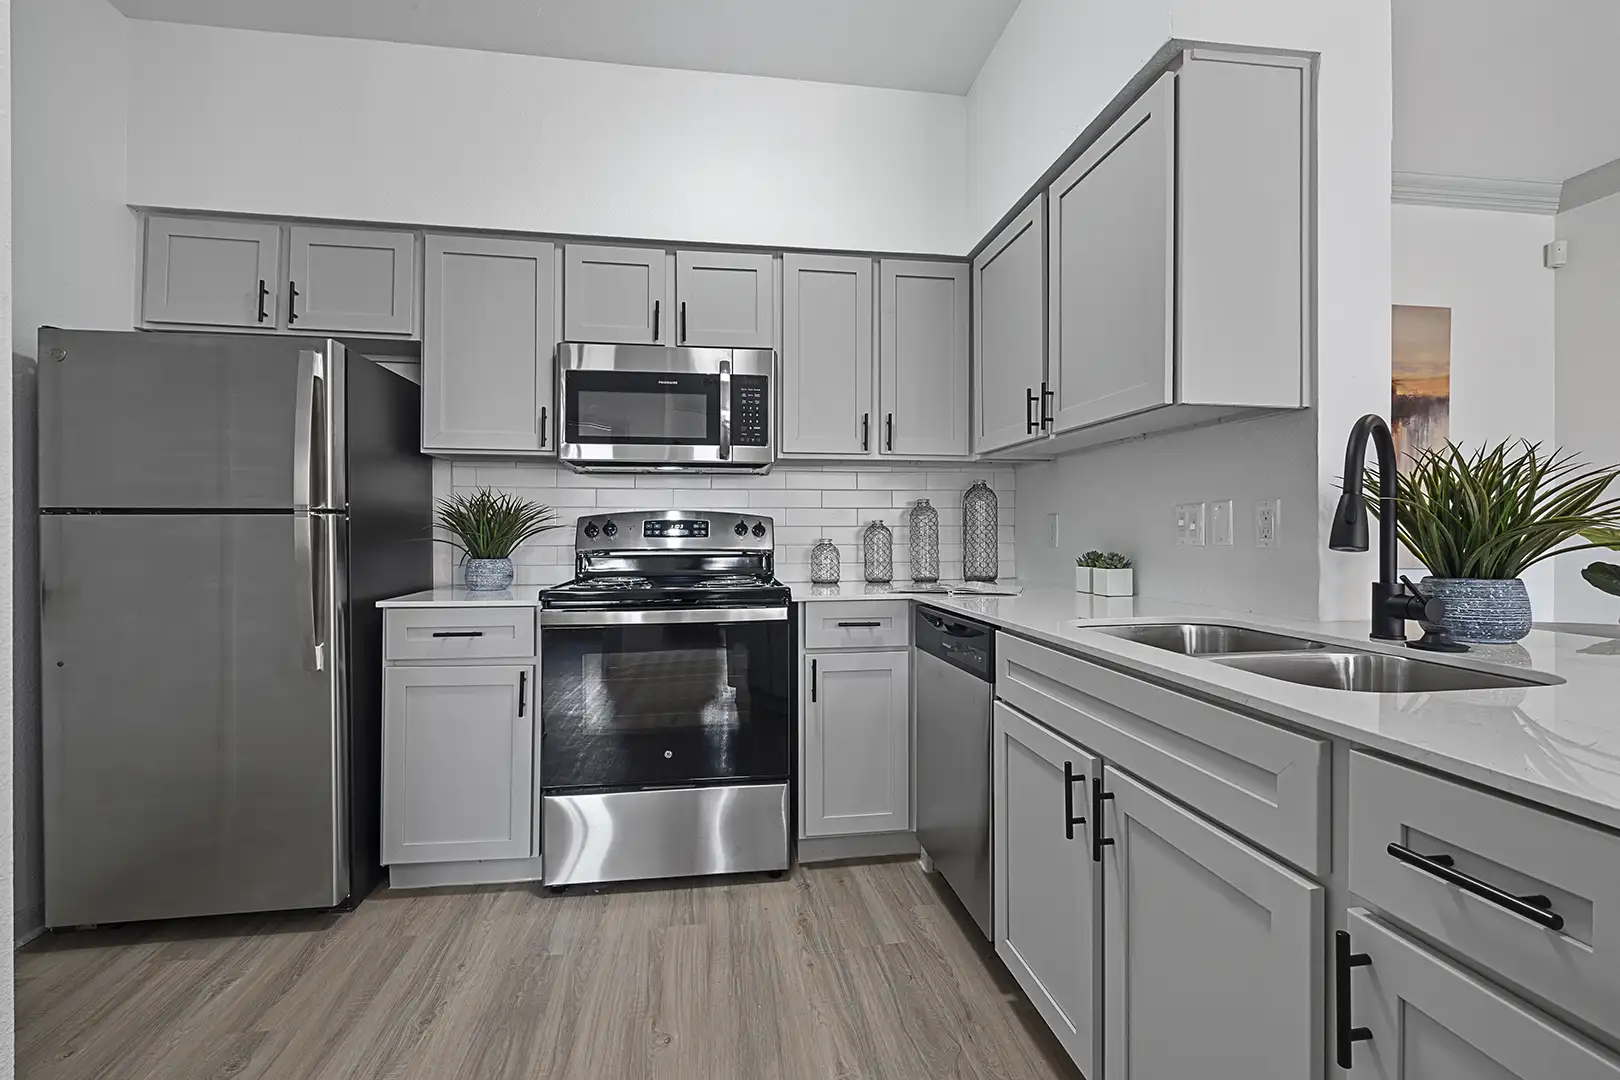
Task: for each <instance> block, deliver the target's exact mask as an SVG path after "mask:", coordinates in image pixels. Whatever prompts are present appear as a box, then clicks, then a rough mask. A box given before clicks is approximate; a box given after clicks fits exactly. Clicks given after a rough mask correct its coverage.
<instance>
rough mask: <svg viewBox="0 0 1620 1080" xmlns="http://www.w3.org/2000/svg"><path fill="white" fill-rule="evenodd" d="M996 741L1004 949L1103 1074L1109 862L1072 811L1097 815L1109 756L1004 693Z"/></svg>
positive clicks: (1087, 1066) (1066, 1040) (1041, 1008)
mask: <svg viewBox="0 0 1620 1080" xmlns="http://www.w3.org/2000/svg"><path fill="white" fill-rule="evenodd" d="M993 747H994V752H993V754H992V774H991V776H992V779H991V788H992V799H993V800H994V809H993V811H992V813H991V818H992V820H993V822H994V829H995V842H994V843H993V844H992V845H991V851H992V857H993V859H994V864H995V865H994V877H995V898H994V904H993V906H994V918H995V944H996V955H997V956H999V957H1001V959H1002V961H1003V962H1004V963H1005V964H1006V965H1007V969H1008V970H1009V971H1011V972H1012V975H1013V978H1014V979H1016V980H1018V985H1020V986H1022V987H1023V988H1024V992H1025V993H1026V994H1028V995H1029V999H1030V1001H1032V1002H1034V1004H1035V1008H1036V1011H1038V1012H1039V1013H1040V1014H1041V1017H1042V1018H1043V1019H1044V1020H1045V1021H1046V1024H1047V1026H1048V1027H1050V1028H1051V1029H1052V1031H1053V1033H1054V1034H1056V1035H1057V1037H1058V1042H1060V1043H1062V1044H1063V1048H1064V1050H1066V1051H1068V1054H1069V1057H1070V1058H1072V1059H1073V1060H1074V1063H1075V1064H1076V1065H1078V1066H1080V1069H1081V1071H1082V1072H1084V1073H1085V1074H1086V1075H1087V1076H1097V1075H1098V1073H1097V1072H1096V1068H1097V1063H1098V1056H1099V1055H1098V1051H1099V1050H1100V1049H1101V1046H1102V1011H1103V1010H1102V1003H1103V997H1102V922H1101V914H1102V909H1101V908H1100V906H1099V905H1098V900H1099V899H1100V897H1101V891H1100V885H1101V877H1102V870H1101V866H1100V865H1099V864H1098V863H1095V862H1093V861H1092V858H1091V831H1090V825H1089V823H1088V822H1082V823H1079V824H1076V825H1074V826H1073V827H1072V835H1071V829H1070V827H1069V826H1068V823H1067V817H1068V815H1070V814H1072V815H1073V816H1075V817H1080V818H1086V817H1089V813H1088V809H1089V805H1090V804H1089V795H1090V792H1091V780H1092V778H1093V777H1096V776H1100V775H1101V771H1100V770H1101V764H1100V762H1098V760H1097V759H1096V758H1095V757H1093V756H1092V755H1091V754H1089V753H1087V752H1086V751H1085V750H1083V749H1081V748H1080V747H1079V746H1076V745H1075V744H1074V743H1071V742H1069V741H1068V740H1067V739H1063V738H1060V737H1058V736H1057V735H1056V734H1054V733H1053V732H1051V731H1049V730H1048V729H1046V728H1044V727H1042V726H1041V725H1039V724H1037V723H1035V722H1034V721H1033V720H1030V719H1029V718H1028V717H1026V716H1024V715H1023V714H1022V713H1019V712H1016V711H1014V710H1012V709H1009V708H1008V707H1007V706H1005V705H1002V704H1000V703H999V702H998V703H997V704H996V707H995V728H994V742H993ZM1065 765H1067V766H1068V768H1069V773H1068V776H1072V777H1073V781H1072V783H1070V782H1069V780H1068V777H1066V775H1065V772H1064V766H1065ZM1066 786H1067V787H1068V788H1069V791H1068V792H1065V790H1064V789H1065V787H1066Z"/></svg>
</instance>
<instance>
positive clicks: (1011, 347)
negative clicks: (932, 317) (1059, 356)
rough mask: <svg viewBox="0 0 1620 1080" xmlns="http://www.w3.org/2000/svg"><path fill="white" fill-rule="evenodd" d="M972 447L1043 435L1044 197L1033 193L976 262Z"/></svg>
mask: <svg viewBox="0 0 1620 1080" xmlns="http://www.w3.org/2000/svg"><path fill="white" fill-rule="evenodd" d="M973 305H974V307H973V377H974V382H973V386H974V402H975V404H974V429H973V448H974V449H975V450H977V451H979V452H980V453H985V452H987V451H990V450H1000V449H1003V448H1005V447H1008V446H1016V445H1018V444H1020V443H1025V442H1029V441H1030V440H1032V439H1037V438H1039V437H1041V435H1042V434H1043V433H1044V431H1043V429H1042V427H1041V424H1040V421H1039V419H1038V418H1037V417H1036V412H1035V410H1036V406H1037V404H1038V403H1039V398H1040V396H1041V390H1042V387H1043V386H1044V384H1045V382H1046V197H1045V195H1044V194H1043V195H1037V196H1036V197H1035V199H1034V201H1033V202H1031V203H1030V204H1029V205H1028V206H1026V207H1025V208H1024V209H1023V211H1022V212H1021V213H1020V214H1019V215H1018V216H1017V217H1016V218H1014V219H1013V221H1012V222H1011V223H1010V224H1009V225H1008V226H1007V227H1006V228H1005V229H1003V230H1002V231H1001V233H1000V235H998V236H997V237H996V238H995V239H994V240H992V241H991V242H990V245H989V246H988V247H986V248H985V249H984V250H983V251H981V252H980V253H979V256H978V258H976V259H974V260H973Z"/></svg>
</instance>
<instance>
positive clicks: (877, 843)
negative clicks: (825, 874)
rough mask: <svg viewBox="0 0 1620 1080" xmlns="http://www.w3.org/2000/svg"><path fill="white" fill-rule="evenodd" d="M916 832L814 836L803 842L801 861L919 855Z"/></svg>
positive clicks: (800, 854)
mask: <svg viewBox="0 0 1620 1080" xmlns="http://www.w3.org/2000/svg"><path fill="white" fill-rule="evenodd" d="M921 850H922V849H921V848H919V847H918V846H917V836H916V834H915V833H908V832H903V833H866V834H863V835H860V836H812V837H806V838H805V839H803V840H800V841H799V862H801V863H817V862H833V861H836V860H838V859H873V858H879V857H881V856H884V855H915V854H917V852H919V851H921Z"/></svg>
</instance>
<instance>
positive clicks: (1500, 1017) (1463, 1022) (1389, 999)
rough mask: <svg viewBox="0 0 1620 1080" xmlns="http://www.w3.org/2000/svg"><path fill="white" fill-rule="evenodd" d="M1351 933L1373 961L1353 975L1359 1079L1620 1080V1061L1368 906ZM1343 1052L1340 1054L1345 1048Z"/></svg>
mask: <svg viewBox="0 0 1620 1080" xmlns="http://www.w3.org/2000/svg"><path fill="white" fill-rule="evenodd" d="M1346 926H1347V928H1348V930H1349V932H1350V945H1351V949H1352V950H1353V951H1355V952H1358V953H1364V954H1365V955H1366V956H1367V957H1368V959H1369V960H1370V963H1368V964H1367V965H1366V966H1364V967H1359V968H1355V969H1354V970H1353V971H1352V972H1351V977H1350V988H1351V993H1350V1001H1351V1008H1350V1020H1351V1023H1352V1024H1353V1025H1354V1026H1358V1027H1366V1028H1367V1029H1368V1030H1369V1031H1371V1033H1372V1038H1371V1039H1369V1040H1366V1041H1362V1042H1357V1043H1354V1044H1352V1047H1351V1068H1352V1069H1353V1070H1354V1075H1356V1076H1360V1075H1361V1073H1362V1070H1366V1071H1367V1075H1368V1076H1369V1077H1372V1078H1374V1080H1541V1078H1543V1077H1557V1078H1558V1080H1620V1056H1616V1055H1615V1054H1613V1053H1610V1052H1609V1051H1606V1050H1604V1049H1602V1048H1600V1047H1598V1046H1596V1045H1594V1044H1593V1043H1591V1042H1589V1041H1588V1040H1586V1039H1585V1038H1583V1037H1582V1036H1580V1035H1578V1034H1576V1033H1575V1032H1574V1031H1572V1030H1570V1029H1569V1028H1567V1027H1565V1026H1564V1025H1562V1024H1560V1023H1558V1022H1557V1021H1556V1020H1554V1019H1552V1018H1551V1017H1549V1016H1547V1015H1546V1014H1545V1013H1542V1012H1540V1011H1539V1010H1537V1009H1535V1008H1534V1007H1532V1006H1531V1005H1529V1004H1528V1003H1526V1002H1524V1001H1521V1000H1519V999H1518V998H1516V997H1514V996H1513V995H1512V994H1510V993H1508V992H1507V991H1505V990H1502V989H1500V988H1498V987H1496V986H1493V985H1491V984H1490V983H1487V982H1486V981H1485V980H1483V979H1481V978H1479V977H1478V976H1476V975H1473V974H1472V973H1470V972H1467V971H1464V970H1463V969H1462V968H1460V967H1457V966H1456V965H1455V964H1453V963H1451V962H1450V961H1449V960H1446V959H1445V958H1443V957H1441V956H1440V955H1439V954H1438V953H1436V952H1433V951H1431V950H1430V949H1428V948H1427V947H1425V946H1423V945H1420V944H1418V943H1417V942H1416V941H1414V940H1412V939H1411V938H1408V937H1407V936H1406V935H1404V934H1401V933H1397V932H1396V931H1394V930H1392V929H1390V928H1389V927H1388V926H1386V925H1385V924H1384V923H1383V922H1382V921H1381V920H1379V919H1378V918H1376V917H1375V916H1373V915H1371V914H1370V913H1369V912H1367V911H1365V910H1363V909H1361V908H1352V909H1351V911H1350V914H1349V918H1348V920H1347V922H1346ZM1335 1049H1337V1048H1335Z"/></svg>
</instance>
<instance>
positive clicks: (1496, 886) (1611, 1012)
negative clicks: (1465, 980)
mask: <svg viewBox="0 0 1620 1080" xmlns="http://www.w3.org/2000/svg"><path fill="white" fill-rule="evenodd" d="M1391 845H1396V850H1394V851H1392V850H1391ZM1408 852H1413V853H1416V854H1417V855H1420V856H1429V857H1431V858H1432V857H1433V856H1443V857H1447V858H1446V861H1449V863H1450V865H1449V867H1446V866H1441V867H1435V866H1434V865H1433V864H1432V863H1429V864H1427V865H1425V864H1424V863H1418V864H1416V865H1414V864H1413V863H1412V862H1411V861H1410V860H1411V858H1412V856H1411V855H1409V854H1407V853H1408ZM1437 871H1438V873H1437ZM1447 871H1450V873H1449V874H1447ZM1439 874H1447V876H1449V877H1451V878H1452V880H1451V881H1447V880H1442V878H1441V877H1440V876H1439ZM1459 875H1460V877H1459ZM1349 883H1350V891H1351V892H1353V893H1355V894H1356V895H1357V896H1359V897H1361V898H1362V899H1363V900H1366V901H1367V902H1368V903H1370V904H1372V905H1374V906H1376V907H1378V908H1381V909H1382V910H1383V911H1384V912H1385V913H1386V914H1387V915H1389V916H1391V917H1393V918H1396V919H1399V920H1401V921H1403V922H1406V923H1409V924H1411V925H1412V926H1414V927H1416V928H1417V929H1419V930H1421V931H1423V932H1424V933H1426V934H1428V935H1429V936H1431V937H1433V938H1434V939H1435V940H1436V941H1438V942H1440V943H1442V944H1444V945H1446V946H1448V947H1450V948H1452V949H1455V950H1456V951H1457V952H1458V953H1459V954H1461V955H1463V956H1466V957H1468V958H1469V959H1470V961H1472V962H1473V963H1474V965H1475V966H1478V967H1481V968H1484V969H1487V970H1489V971H1492V972H1494V973H1496V974H1497V975H1499V976H1501V977H1502V978H1503V979H1504V980H1506V981H1508V982H1512V983H1515V984H1517V985H1519V986H1521V987H1523V988H1524V989H1525V990H1528V991H1529V992H1531V993H1532V994H1536V995H1539V996H1540V997H1543V998H1545V999H1546V1000H1547V1001H1549V1002H1551V1003H1553V1004H1554V1005H1557V1006H1559V1007H1561V1008H1564V1009H1567V1010H1569V1011H1570V1012H1571V1013H1573V1014H1575V1015H1576V1016H1580V1017H1582V1018H1583V1019H1586V1020H1588V1021H1590V1022H1591V1023H1593V1024H1596V1025H1598V1026H1599V1027H1601V1028H1603V1029H1604V1030H1606V1031H1620V836H1615V835H1613V834H1612V833H1608V832H1604V831H1602V830H1600V829H1597V828H1595V827H1593V826H1588V825H1582V824H1580V823H1578V822H1574V821H1570V820H1569V819H1567V818H1562V817H1557V816H1555V815H1553V814H1549V813H1546V812H1543V811H1540V810H1535V809H1532V808H1530V807H1528V806H1523V805H1520V804H1519V803H1515V802H1510V801H1509V800H1507V799H1503V798H1501V797H1499V796H1496V795H1491V794H1487V793H1486V792H1483V791H1476V790H1475V789H1473V788H1470V787H1466V786H1464V785H1462V784H1458V783H1454V782H1452V781H1449V780H1442V779H1440V778H1438V777H1435V776H1431V775H1429V774H1428V773H1424V772H1419V771H1418V770H1416V769H1412V768H1408V767H1406V766H1404V765H1397V764H1395V763H1393V762H1389V761H1384V760H1382V759H1381V758H1376V757H1373V756H1371V755H1369V754H1364V753H1360V752H1357V753H1353V754H1351V756H1350V856H1349ZM1475 883H1478V884H1475ZM1482 886H1483V887H1482ZM1481 892H1484V893H1488V894H1490V895H1479V893H1481ZM1502 893H1505V894H1507V895H1506V896H1505V897H1504V896H1502V895H1501V894H1502ZM1526 896H1539V897H1545V898H1546V899H1547V900H1548V901H1550V906H1549V907H1547V909H1546V910H1548V911H1549V912H1551V913H1552V914H1553V915H1556V916H1557V919H1558V920H1560V921H1562V923H1563V925H1562V927H1561V928H1557V929H1554V928H1551V927H1548V926H1544V925H1542V924H1541V923H1538V922H1536V921H1534V920H1533V918H1531V917H1527V915H1526V914H1521V913H1517V912H1515V911H1514V910H1510V905H1512V899H1511V898H1513V897H1526ZM1521 911H1522V908H1521Z"/></svg>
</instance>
